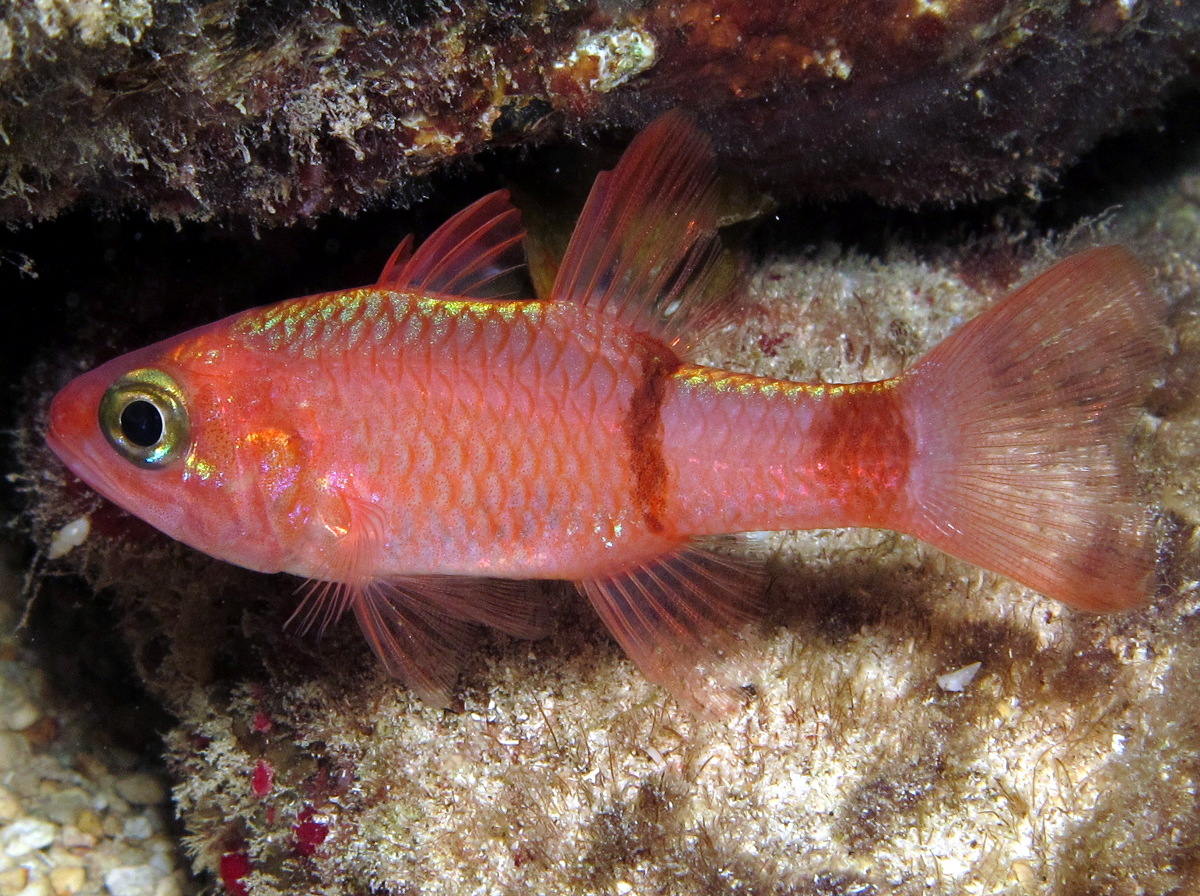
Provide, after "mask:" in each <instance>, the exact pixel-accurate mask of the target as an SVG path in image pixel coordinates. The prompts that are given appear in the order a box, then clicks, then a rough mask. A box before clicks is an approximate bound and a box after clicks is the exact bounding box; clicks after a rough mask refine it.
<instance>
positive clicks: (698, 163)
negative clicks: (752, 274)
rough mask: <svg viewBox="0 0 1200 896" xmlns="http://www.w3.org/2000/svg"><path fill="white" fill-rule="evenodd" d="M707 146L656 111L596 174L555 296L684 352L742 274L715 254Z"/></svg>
mask: <svg viewBox="0 0 1200 896" xmlns="http://www.w3.org/2000/svg"><path fill="white" fill-rule="evenodd" d="M717 205H718V198H717V188H716V175H715V171H714V166H713V159H712V148H711V146H710V144H709V142H708V140H707V139H706V138H705V137H704V136H703V135H701V134H700V133H699V132H698V131H697V130H696V127H695V125H693V123H692V121H691V119H690V118H689V117H688V116H687V115H685V114H683V113H681V112H668V113H667V114H666V115H663V116H661V117H659V118H658V119H657V120H655V121H654V122H653V123H652V124H651V125H650V126H649V127H647V128H646V129H645V130H644V131H642V132H641V134H639V135H638V136H637V137H636V138H635V139H634V141H633V142H632V143H631V144H630V145H629V148H628V149H627V150H626V151H625V154H624V155H623V156H622V157H621V161H620V162H619V163H618V164H617V167H616V168H614V169H613V170H612V171H609V172H605V173H603V174H600V175H599V176H598V177H597V178H596V182H595V184H594V185H593V186H592V191H591V193H590V194H589V195H588V199H587V203H586V204H585V205H584V207H583V211H582V212H581V213H580V216H579V221H578V223H577V224H576V225H575V231H574V233H573V234H572V235H571V242H570V244H569V245H568V246H567V251H566V254H565V255H564V256H563V260H562V264H561V266H560V267H559V269H558V276H557V278H556V279H555V281H554V290H553V296H554V298H555V299H556V300H558V301H564V300H565V301H572V302H578V303H580V304H581V305H585V306H587V307H589V308H594V309H596V310H603V311H606V312H609V313H612V314H614V315H616V317H617V318H618V319H619V320H620V321H621V322H622V323H624V324H626V325H627V326H630V327H634V328H636V329H639V330H642V331H644V332H647V333H650V334H652V335H654V336H657V337H658V338H659V339H661V340H662V341H663V342H665V343H667V344H668V345H670V346H672V347H673V348H675V349H676V350H677V351H679V352H681V353H683V352H686V351H687V350H688V349H689V348H690V347H691V346H692V345H694V344H696V343H697V342H698V341H699V340H700V339H702V338H703V336H704V335H705V334H706V333H707V332H708V331H709V330H711V329H712V328H713V327H714V326H716V325H718V324H720V323H721V322H722V321H723V318H724V310H725V308H726V307H727V305H728V304H729V302H730V300H731V299H733V298H735V297H736V296H735V292H736V288H737V285H738V282H739V280H740V271H739V270H738V266H737V265H736V264H734V263H731V261H730V259H729V257H728V256H727V255H726V254H725V253H723V252H722V251H721V244H720V239H719V237H718V235H717Z"/></svg>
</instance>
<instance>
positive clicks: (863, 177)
mask: <svg viewBox="0 0 1200 896" xmlns="http://www.w3.org/2000/svg"><path fill="white" fill-rule="evenodd" d="M1198 38H1200V3H1197V2H1196V0H1182V2H1177V0H1141V2H1132V3H1131V2H1124V0H1119V2H1118V0H1114V2H1101V3H1074V2H1067V0H1055V2H1049V3H1047V2H1032V0H1007V2H999V0H957V2H940V3H925V2H921V3H914V2H910V0H893V2H888V3H882V4H881V3H878V2H874V0H838V2H828V0H812V2H802V3H793V4H782V5H780V4H768V5H765V6H764V5H762V4H759V3H756V2H746V0H726V2H697V0H658V2H651V3H625V2H612V0H590V2H588V0H575V2H564V3H553V4H549V3H545V4H544V3H515V2H504V3H492V2H483V0H454V2H450V3H416V2H413V3H409V2H402V0H395V2H386V3H383V2H373V0H318V2H311V3H300V2H271V3H257V2H250V0H232V2H224V0H222V2H201V0H186V2H163V0H121V2H109V0H51V2H46V0H15V2H11V3H8V4H6V5H5V7H4V8H3V10H0V218H3V219H4V220H7V221H10V222H20V221H32V220H38V219H42V218H46V217H50V216H53V215H56V214H58V213H59V212H61V211H62V210H64V209H67V208H70V207H72V206H73V205H75V204H77V203H79V202H81V201H82V202H88V203H89V204H94V205H98V206H99V207H102V208H105V209H136V210H142V211H146V212H149V213H150V214H152V215H153V216H155V217H159V218H166V219H170V220H181V219H201V220H208V219H213V218H217V219H221V218H225V217H226V216H230V217H234V218H244V219H249V220H251V221H254V222H258V223H264V224H268V223H275V224H278V223H284V222H288V221H292V220H295V219H297V218H305V217H310V216H313V215H317V214H320V213H323V212H328V211H331V210H338V211H342V212H350V213H352V212H357V211H359V210H361V209H363V208H365V207H368V206H371V205H377V204H379V203H380V202H381V200H383V199H384V198H387V197H399V198H400V199H401V200H405V201H407V200H411V199H412V198H413V197H414V196H415V195H417V194H419V193H421V192H423V191H424V189H425V187H424V186H423V185H424V178H425V177H426V176H427V175H428V174H429V173H430V172H432V171H435V170H437V169H440V168H444V167H446V166H447V165H450V164H454V163H457V162H461V161H463V160H466V159H470V158H473V157H475V156H476V155H477V154H479V153H480V152H482V151H483V150H486V149H491V148H497V147H504V146H514V145H520V146H525V145H529V144H531V143H539V142H544V141H545V140H547V139H550V138H552V137H555V136H557V135H561V134H563V133H569V134H572V135H580V134H586V133H590V132H592V131H595V130H598V129H607V128H612V127H614V126H623V127H624V128H626V129H627V130H629V129H632V128H633V127H636V126H640V125H642V124H645V123H646V122H647V121H648V120H649V119H650V118H651V117H652V116H653V115H654V114H655V113H657V112H659V111H662V110H663V109H666V108H669V107H674V106H682V107H685V108H689V109H691V110H693V111H694V112H695V113H696V114H697V115H698V116H699V117H700V119H701V121H702V124H703V125H704V126H705V127H706V128H707V129H708V130H709V131H710V132H711V133H713V134H714V136H715V138H716V140H717V143H718V151H719V152H720V153H721V154H722V156H723V159H724V162H725V164H726V166H727V167H731V168H732V167H736V168H739V169H745V170H746V171H747V172H748V173H750V174H751V175H752V176H754V177H755V178H756V179H757V180H758V181H759V183H760V185H761V186H765V187H767V188H769V189H771V190H773V191H775V192H778V193H780V194H781V195H790V196H816V197H840V196H846V195H849V194H854V193H866V194H869V195H871V196H873V197H876V198H878V199H881V200H883V201H886V202H904V203H922V202H930V201H935V202H940V203H953V202H956V201H960V200H962V199H966V198H978V197H984V196H995V195H998V194H999V193H1001V192H1004V191H1008V190H1012V189H1018V190H1022V189H1023V190H1035V189H1037V188H1038V187H1039V186H1041V185H1044V184H1046V183H1048V182H1049V181H1050V180H1052V178H1053V177H1054V175H1055V173H1056V172H1057V171H1058V170H1059V168H1060V167H1061V166H1062V165H1064V164H1065V163H1068V162H1070V161H1072V160H1073V159H1075V158H1076V157H1077V156H1078V155H1079V153H1080V152H1082V151H1084V150H1086V149H1087V148H1088V147H1090V146H1091V145H1093V144H1094V143H1095V141H1096V140H1097V139H1098V138H1099V137H1100V136H1102V135H1104V134H1107V133H1111V132H1112V131H1114V130H1115V129H1117V128H1119V127H1121V126H1122V125H1123V124H1124V123H1125V122H1126V121H1127V119H1128V118H1129V117H1130V116H1131V115H1134V114H1136V113H1139V112H1142V111H1145V110H1151V109H1154V108H1156V107H1157V106H1159V104H1160V103H1161V101H1162V99H1163V97H1164V96H1165V95H1166V94H1167V92H1168V91H1170V90H1171V89H1172V88H1173V87H1174V86H1175V85H1177V84H1179V83H1180V81H1181V79H1183V78H1185V77H1186V76H1187V75H1188V73H1189V72H1194V69H1195V65H1196V61H1197V49H1196V48H1197V46H1200V39H1198Z"/></svg>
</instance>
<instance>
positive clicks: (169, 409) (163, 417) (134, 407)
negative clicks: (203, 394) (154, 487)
mask: <svg viewBox="0 0 1200 896" xmlns="http://www.w3.org/2000/svg"><path fill="white" fill-rule="evenodd" d="M99 416H100V429H101V431H102V432H103V433H104V437H105V438H106V439H108V443H109V444H110V445H112V446H113V448H114V449H116V452H117V453H118V454H119V455H121V456H122V457H124V458H125V459H126V460H128V461H130V462H131V463H134V464H137V465H138V466H142V467H162V466H166V465H167V464H169V463H170V462H171V461H173V460H175V459H176V458H178V457H180V456H181V455H182V454H183V452H184V451H185V450H186V449H187V445H188V416H187V408H186V407H185V406H184V403H183V390H182V389H180V388H179V384H178V383H176V382H175V380H174V379H172V378H171V377H170V375H168V374H166V373H164V372H163V371H161V370H153V369H150V368H146V369H143V370H132V371H130V372H129V373H127V374H125V375H124V376H122V377H121V378H120V379H118V380H117V381H116V382H115V383H113V384H112V385H111V386H109V387H108V391H107V392H105V393H104V397H103V398H102V399H100V411H99Z"/></svg>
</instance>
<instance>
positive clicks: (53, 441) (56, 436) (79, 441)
mask: <svg viewBox="0 0 1200 896" xmlns="http://www.w3.org/2000/svg"><path fill="white" fill-rule="evenodd" d="M81 386H86V384H83V383H79V382H78V381H76V382H73V383H69V384H68V385H67V386H66V387H65V388H64V389H63V390H62V391H60V392H59V393H58V394H57V395H55V396H54V399H53V400H52V401H51V402H50V414H49V418H50V419H49V423H48V425H47V426H46V433H45V439H46V445H47V446H49V448H50V450H51V451H53V452H54V454H55V455H56V456H57V457H58V459H59V460H60V461H62V462H63V464H64V465H65V466H66V467H67V469H68V470H70V471H71V472H72V473H74V474H75V475H76V476H77V477H79V478H80V479H82V480H83V481H84V482H85V483H86V484H87V485H89V486H90V487H92V488H93V489H95V490H96V491H98V492H100V494H102V495H104V497H106V498H108V499H109V500H110V501H111V500H113V497H112V495H111V491H112V489H111V488H110V484H109V482H108V476H106V475H105V473H104V465H103V463H102V462H101V460H100V456H99V454H98V452H101V451H104V450H107V449H108V443H107V441H106V440H105V439H104V437H103V436H102V435H101V434H100V426H99V422H98V420H97V418H96V410H95V408H96V407H97V406H98V405H96V404H95V403H92V402H89V401H88V400H87V399H88V397H87V395H86V394H84V393H85V392H86V391H87V390H86V388H80V387H81Z"/></svg>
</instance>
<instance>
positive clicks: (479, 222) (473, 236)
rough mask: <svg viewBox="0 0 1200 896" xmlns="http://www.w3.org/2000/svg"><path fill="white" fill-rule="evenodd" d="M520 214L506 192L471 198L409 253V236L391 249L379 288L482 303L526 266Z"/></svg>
mask: <svg viewBox="0 0 1200 896" xmlns="http://www.w3.org/2000/svg"><path fill="white" fill-rule="evenodd" d="M524 240H525V230H524V228H523V227H522V226H521V213H520V212H519V211H517V209H516V208H515V207H514V206H513V204H512V202H511V201H509V197H508V191H507V190H497V191H496V192H495V193H489V194H488V195H487V196H484V197H483V198H482V199H479V200H476V201H475V202H473V203H472V204H471V205H468V206H467V207H466V208H464V209H463V210H462V211H461V212H459V213H458V214H456V215H455V216H454V217H452V218H450V220H448V221H447V222H446V223H445V224H443V225H442V226H441V227H439V228H438V229H437V230H435V231H434V232H433V233H432V234H431V235H430V237H429V239H427V240H425V242H423V243H422V244H421V246H420V248H418V249H417V251H416V252H415V253H414V252H413V251H412V237H411V236H408V237H405V238H404V240H403V241H402V242H401V243H400V245H399V246H397V247H396V251H395V252H393V253H392V257H391V258H389V259H388V262H387V264H386V265H385V266H384V268H383V273H382V274H380V275H379V281H378V284H377V285H378V286H382V287H386V288H388V289H397V290H401V289H413V290H420V291H422V292H427V293H440V294H442V295H451V296H462V297H464V298H475V299H486V298H495V297H496V296H497V295H499V294H502V292H503V289H502V288H497V283H498V281H500V280H502V278H504V277H505V275H507V274H510V273H512V272H513V271H516V270H519V269H520V268H521V267H522V266H523V265H524V263H525V257H524V249H523V243H524Z"/></svg>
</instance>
